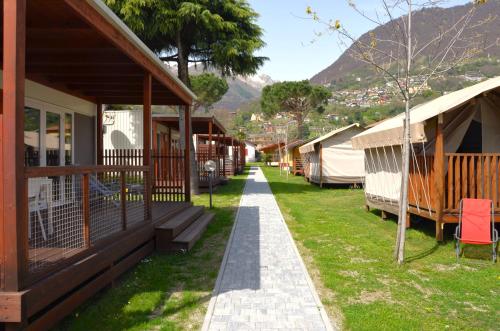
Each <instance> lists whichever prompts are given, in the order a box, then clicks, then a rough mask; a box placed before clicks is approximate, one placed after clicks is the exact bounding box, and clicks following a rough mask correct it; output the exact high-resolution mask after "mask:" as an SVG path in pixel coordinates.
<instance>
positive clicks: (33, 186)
mask: <svg viewBox="0 0 500 331" xmlns="http://www.w3.org/2000/svg"><path fill="white" fill-rule="evenodd" d="M81 183H82V176H81V175H67V176H50V177H48V176H47V177H46V176H43V177H34V178H29V179H28V192H27V193H28V209H29V210H28V247H29V252H28V256H29V258H28V270H29V271H30V272H37V271H40V270H43V269H46V268H49V267H51V266H53V265H55V264H57V263H59V262H60V261H61V260H64V259H66V258H68V257H70V256H72V255H74V254H76V253H78V252H80V251H82V250H83V249H84V248H85V240H84V231H83V207H82V199H81V191H80V188H81Z"/></svg>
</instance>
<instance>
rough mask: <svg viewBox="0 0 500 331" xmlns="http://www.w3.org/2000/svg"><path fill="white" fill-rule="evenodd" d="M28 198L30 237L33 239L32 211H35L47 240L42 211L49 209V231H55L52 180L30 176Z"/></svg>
mask: <svg viewBox="0 0 500 331" xmlns="http://www.w3.org/2000/svg"><path fill="white" fill-rule="evenodd" d="M28 200H29V217H28V219H29V221H28V238H30V239H31V213H32V212H35V219H36V218H38V224H39V225H40V230H41V231H42V237H43V239H44V240H47V233H46V232H45V227H44V225H43V218H42V214H41V211H42V210H44V209H46V210H47V216H48V217H47V218H48V222H47V223H48V224H47V225H48V233H49V235H51V234H53V233H54V225H53V219H52V180H51V179H49V178H47V177H39V178H29V179H28Z"/></svg>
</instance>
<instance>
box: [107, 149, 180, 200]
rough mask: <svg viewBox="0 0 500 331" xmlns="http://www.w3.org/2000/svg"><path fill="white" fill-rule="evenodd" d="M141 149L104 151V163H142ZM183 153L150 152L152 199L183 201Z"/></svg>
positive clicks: (177, 151) (174, 151)
mask: <svg viewBox="0 0 500 331" xmlns="http://www.w3.org/2000/svg"><path fill="white" fill-rule="evenodd" d="M143 153H144V151H143V150H142V149H114V150H105V151H104V157H103V158H104V164H106V165H133V166H136V165H142V164H143V155H144V154H143ZM184 159H185V157H184V153H183V151H181V150H172V151H171V152H170V153H168V154H164V153H161V152H158V151H152V153H151V169H152V174H151V177H152V194H153V200H154V201H174V202H175V201H177V202H180V201H185V200H186V194H185V193H186V192H185V185H184V182H185V174H184V161H185V160H184Z"/></svg>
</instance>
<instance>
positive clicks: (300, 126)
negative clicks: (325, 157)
mask: <svg viewBox="0 0 500 331" xmlns="http://www.w3.org/2000/svg"><path fill="white" fill-rule="evenodd" d="M295 118H296V120H297V139H304V118H303V117H302V115H301V114H297V116H296V117H295Z"/></svg>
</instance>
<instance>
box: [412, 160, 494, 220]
mask: <svg viewBox="0 0 500 331" xmlns="http://www.w3.org/2000/svg"><path fill="white" fill-rule="evenodd" d="M443 167H445V169H446V170H445V171H444V173H445V174H446V175H445V176H446V177H445V187H444V201H443V202H444V205H443V206H444V208H443V209H444V211H445V212H447V213H458V210H459V207H460V200H462V199H463V198H480V199H491V200H492V201H493V204H494V206H495V210H496V211H497V212H500V191H499V178H500V154H486V153H485V154H480V153H477V154H469V153H450V154H446V155H445V164H444V165H443ZM434 176H435V175H434V157H433V156H427V157H426V158H424V157H422V156H417V157H416V159H415V158H412V160H411V162H410V184H409V188H408V201H409V204H410V206H412V207H417V206H418V207H419V208H421V209H423V210H427V209H430V210H431V211H433V212H434V211H435V208H436V206H437V203H436V190H435V183H436V181H435V177H434ZM429 206H430V208H429Z"/></svg>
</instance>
